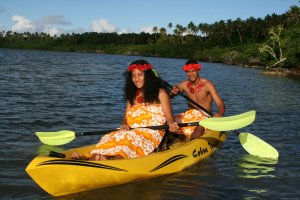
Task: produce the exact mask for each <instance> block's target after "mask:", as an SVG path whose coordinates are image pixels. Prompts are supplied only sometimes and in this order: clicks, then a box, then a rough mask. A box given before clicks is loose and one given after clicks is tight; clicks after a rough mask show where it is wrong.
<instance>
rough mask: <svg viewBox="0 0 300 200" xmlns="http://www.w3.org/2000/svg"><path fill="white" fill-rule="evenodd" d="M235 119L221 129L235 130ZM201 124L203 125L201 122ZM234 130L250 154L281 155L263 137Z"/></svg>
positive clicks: (275, 156)
mask: <svg viewBox="0 0 300 200" xmlns="http://www.w3.org/2000/svg"><path fill="white" fill-rule="evenodd" d="M157 77H158V78H159V79H160V80H161V82H162V83H163V84H165V85H166V86H167V87H168V88H170V89H173V86H172V85H170V84H169V83H168V82H166V81H165V80H163V79H162V78H160V77H159V76H158V75H157ZM178 94H179V95H180V96H182V97H184V98H185V99H187V100H188V101H189V102H191V103H192V104H194V105H195V106H197V107H198V108H200V109H201V110H203V111H204V112H205V113H206V114H207V115H209V116H211V117H213V114H212V113H211V112H210V111H208V110H206V109H205V108H203V107H202V106H200V105H199V104H198V103H196V102H195V101H193V100H192V99H190V98H189V97H188V96H186V95H185V94H184V93H182V92H181V91H179V92H178ZM209 119H211V120H213V119H215V120H217V119H219V118H209ZM205 120H206V119H205ZM253 120H254V119H253ZM207 121H208V120H207ZM233 121H234V123H238V121H237V120H233ZM233 121H228V125H225V126H224V127H221V129H222V128H228V130H229V128H232V129H231V130H234V128H233V127H235V126H236V124H234V125H233ZM249 121H250V120H249ZM252 122H253V121H252ZM252 122H251V123H252ZM206 123H209V121H208V122H206ZM206 123H204V124H205V125H207V124H206ZM240 123H244V122H243V121H242V120H240ZM199 124H200V125H201V122H200V123H199ZM214 126H217V125H216V124H214ZM204 127H207V126H204ZM236 127H237V126H236ZM213 130H215V128H213ZM223 131H226V130H225V129H224V130H223ZM233 132H234V133H236V134H237V135H238V136H239V140H240V143H241V145H242V146H243V148H244V149H245V150H246V151H247V152H248V153H249V154H251V155H254V156H259V157H265V158H272V159H277V158H278V157H279V153H278V151H277V150H276V149H275V148H274V147H272V146H271V145H269V144H268V143H266V142H265V141H263V140H262V139H260V138H258V137H256V136H255V135H253V134H251V133H240V132H238V131H233Z"/></svg>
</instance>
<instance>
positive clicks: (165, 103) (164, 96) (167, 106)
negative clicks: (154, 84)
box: [158, 89, 179, 132]
mask: <svg viewBox="0 0 300 200" xmlns="http://www.w3.org/2000/svg"><path fill="white" fill-rule="evenodd" d="M158 99H159V102H160V104H161V107H162V111H163V113H164V115H165V117H166V119H167V123H168V125H169V130H170V131H171V132H178V131H179V126H178V125H177V123H176V122H175V120H174V117H173V111H172V106H171V102H170V98H169V95H168V93H167V92H166V91H165V90H164V89H160V90H159V95H158Z"/></svg>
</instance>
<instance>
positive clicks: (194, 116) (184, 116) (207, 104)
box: [171, 60, 225, 139]
mask: <svg viewBox="0 0 300 200" xmlns="http://www.w3.org/2000/svg"><path fill="white" fill-rule="evenodd" d="M200 70H201V65H200V64H198V62H197V61H196V60H188V61H187V62H186V63H185V66H183V71H185V72H186V75H187V78H188V80H184V81H182V82H181V83H179V84H178V85H177V86H174V87H173V90H172V91H171V96H174V95H176V94H177V93H178V91H179V90H180V91H182V92H185V93H186V94H187V96H188V97H189V98H190V99H192V100H193V101H195V102H196V103H197V104H199V105H201V106H202V107H203V108H205V109H206V110H208V111H210V112H211V107H212V102H213V101H214V102H215V104H216V105H217V107H218V112H216V113H214V114H213V116H214V117H222V116H223V115H224V112H225V105H224V102H223V100H222V98H221V97H220V95H219V93H218V92H217V90H216V88H215V86H214V84H213V83H212V82H211V81H209V80H207V79H205V78H202V77H200V75H199V72H200ZM188 107H189V110H188V111H186V112H185V113H181V114H179V115H178V116H177V121H178V122H180V123H184V122H193V121H200V120H202V119H205V118H207V117H209V116H207V115H206V114H205V112H203V111H201V110H200V108H198V107H197V106H195V105H193V104H192V103H190V102H189V103H188ZM204 131H205V129H204V128H203V127H202V126H198V127H196V128H195V127H186V128H183V134H184V135H185V136H186V137H187V139H195V138H199V137H200V136H201V135H202V134H203V133H204Z"/></svg>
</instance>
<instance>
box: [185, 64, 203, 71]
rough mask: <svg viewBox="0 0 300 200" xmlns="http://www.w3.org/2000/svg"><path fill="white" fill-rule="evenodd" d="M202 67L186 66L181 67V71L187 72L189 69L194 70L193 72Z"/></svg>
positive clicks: (195, 65)
mask: <svg viewBox="0 0 300 200" xmlns="http://www.w3.org/2000/svg"><path fill="white" fill-rule="evenodd" d="M201 68H202V66H201V65H200V64H187V65H185V66H183V67H182V69H183V71H185V72H186V71H188V70H191V69H195V70H201Z"/></svg>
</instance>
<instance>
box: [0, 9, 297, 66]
mask: <svg viewBox="0 0 300 200" xmlns="http://www.w3.org/2000/svg"><path fill="white" fill-rule="evenodd" d="M299 30H300V8H299V7H298V6H291V7H290V9H289V10H288V11H287V12H286V13H284V14H281V15H277V14H272V15H267V16H265V17H264V18H254V17H250V18H248V19H246V20H242V19H240V18H237V19H235V20H231V19H229V20H226V21H224V20H220V21H217V22H215V23H213V24H207V23H200V24H195V23H194V22H192V21H191V22H190V23H189V24H187V25H186V26H184V25H180V24H176V25H173V23H172V22H170V23H169V24H167V26H166V27H157V26H155V27H154V28H153V33H151V34H150V33H145V32H141V33H123V34H117V33H97V32H85V33H71V34H70V33H66V34H61V35H54V36H50V35H49V34H47V33H37V32H36V33H30V32H24V33H17V32H12V31H7V32H5V31H2V32H0V47H2V48H28V49H48V50H63V51H97V52H102V53H123V54H137V55H147V56H162V57H163V56H167V57H182V58H185V57H193V58H195V59H199V60H203V61H212V62H224V63H229V64H250V65H251V64H259V65H264V66H266V67H284V68H291V67H295V66H299V63H300V61H299V58H298V57H300V50H299V47H298V46H299V45H295V43H296V44H300V36H299V35H300V34H299ZM276 37H277V38H276ZM274 38H276V39H274ZM280 56H281V59H279V57H280ZM276 59H277V60H276ZM278 59H279V60H278ZM279 61H280V62H279ZM276 62H279V63H277V64H276ZM274 64H275V65H274Z"/></svg>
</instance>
